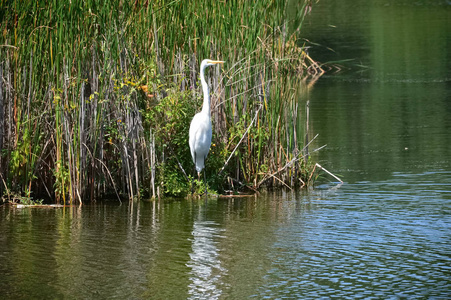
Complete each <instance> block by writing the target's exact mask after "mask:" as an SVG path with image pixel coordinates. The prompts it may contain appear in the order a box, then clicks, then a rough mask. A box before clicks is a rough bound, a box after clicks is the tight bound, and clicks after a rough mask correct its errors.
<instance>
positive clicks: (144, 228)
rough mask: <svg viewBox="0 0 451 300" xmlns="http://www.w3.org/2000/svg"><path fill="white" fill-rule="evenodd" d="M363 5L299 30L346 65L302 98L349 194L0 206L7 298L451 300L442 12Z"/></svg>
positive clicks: (341, 190)
mask: <svg viewBox="0 0 451 300" xmlns="http://www.w3.org/2000/svg"><path fill="white" fill-rule="evenodd" d="M367 2H369V1H358V2H357V1H340V3H339V4H338V1H320V2H319V3H318V4H317V5H315V6H314V10H313V13H312V15H311V16H310V17H308V19H307V21H306V25H305V27H304V29H305V31H304V33H305V36H306V37H307V38H308V39H309V40H311V41H313V42H316V43H318V44H321V45H323V47H321V46H316V47H313V48H311V49H309V53H310V55H312V56H313V57H315V58H317V59H318V60H320V61H323V62H325V61H337V60H343V59H354V60H353V61H349V62H346V63H343V65H345V66H346V67H347V68H346V69H345V71H343V72H341V73H339V74H336V75H331V74H329V75H327V76H324V77H322V78H321V79H320V80H319V81H318V82H317V83H316V84H315V85H314V86H313V87H312V88H311V89H310V91H308V93H307V95H308V98H309V100H310V112H311V114H310V119H311V120H312V124H311V127H312V130H313V132H314V133H315V134H316V133H318V134H319V137H318V139H317V140H315V142H314V143H315V145H314V146H315V147H319V146H321V145H323V144H327V147H326V148H325V149H323V150H322V151H321V152H320V153H319V154H317V157H316V158H317V159H318V160H319V161H320V163H321V164H322V165H323V166H324V167H326V168H327V169H329V170H330V171H332V172H334V173H335V174H337V175H340V177H342V178H343V180H344V181H345V184H343V185H341V186H336V184H335V183H333V182H329V181H328V180H327V179H329V177H327V175H325V176H324V179H322V180H321V181H320V182H319V184H318V186H317V187H316V188H315V189H314V190H311V191H302V192H298V193H277V194H268V195H262V196H260V197H257V198H249V199H227V200H224V199H210V200H209V201H207V202H204V201H203V200H201V201H185V200H181V201H162V202H154V203H139V204H136V203H135V204H134V205H133V206H131V205H128V204H123V205H118V204H116V203H107V204H98V205H85V206H83V207H82V208H66V209H29V208H27V209H12V208H10V207H6V206H2V207H0V298H1V299H48V298H51V299H55V298H56V299H60V298H65V299H78V298H82V299H91V298H95V299H113V298H117V299H186V298H190V299H243V298H256V299H262V298H268V299H280V298H289V299H333V298H338V299H359V298H365V299H449V298H451V153H450V152H451V151H450V145H451V140H450V139H451V136H450V130H451V103H450V99H451V72H450V70H451V68H450V67H451V63H450V55H451V54H450V53H451V51H450V49H451V47H450V43H451V35H450V33H449V28H451V26H450V25H451V21H450V19H451V18H449V16H450V12H451V11H450V10H451V5H450V4H449V3H448V2H446V1H415V2H412V1H374V2H372V3H373V4H371V5H370V4H368V3H367ZM394 2H396V4H393V3H394ZM326 46H327V47H329V48H332V49H333V50H334V51H331V50H328V49H327V48H326ZM360 65H361V66H365V67H361V66H360ZM303 100H305V99H303Z"/></svg>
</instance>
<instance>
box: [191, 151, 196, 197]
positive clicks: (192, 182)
mask: <svg viewBox="0 0 451 300" xmlns="http://www.w3.org/2000/svg"><path fill="white" fill-rule="evenodd" d="M194 174H196V152H194ZM192 194H194V177H193V180H191V195H192Z"/></svg>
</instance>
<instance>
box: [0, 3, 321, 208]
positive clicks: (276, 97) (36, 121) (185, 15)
mask: <svg viewBox="0 0 451 300" xmlns="http://www.w3.org/2000/svg"><path fill="white" fill-rule="evenodd" d="M291 2H293V3H291ZM0 5H1V11H2V13H1V14H0V18H1V19H0V21H1V28H0V29H1V31H0V34H1V42H0V148H1V149H2V153H1V158H0V161H1V165H0V174H1V175H2V179H3V180H2V185H1V190H0V191H1V192H2V193H3V192H4V191H6V190H7V191H14V192H19V193H21V194H23V195H25V196H28V197H31V195H32V194H35V195H46V196H48V197H49V198H52V199H56V200H57V201H61V202H65V203H66V202H71V201H77V202H80V203H81V202H82V201H83V200H84V199H96V198H99V197H104V196H107V195H116V196H117V197H118V198H122V196H125V197H127V198H130V199H133V198H139V197H141V196H143V195H150V196H157V195H159V194H172V195H179V196H180V195H185V194H186V193H187V191H188V190H189V186H190V181H191V179H192V177H193V173H192V172H191V170H192V162H191V158H190V156H189V150H188V145H187V140H188V138H187V134H188V130H187V128H188V127H189V122H190V119H191V117H192V116H193V115H194V113H195V112H196V111H197V110H198V109H199V106H200V105H201V94H200V89H199V88H198V86H199V83H198V69H199V64H200V61H201V60H202V59H203V58H206V57H211V58H215V59H222V60H225V61H227V64H226V65H224V67H223V69H219V68H216V69H212V70H210V71H209V74H208V78H209V79H208V80H209V83H210V85H211V87H212V118H213V121H214V142H213V143H214V145H213V147H212V149H211V152H210V155H209V158H208V161H207V170H206V172H207V174H208V175H209V176H208V178H209V180H208V184H209V185H210V186H211V187H212V188H214V189H216V190H223V189H236V188H237V183H239V184H238V186H241V187H242V186H247V187H249V188H251V189H257V188H259V187H260V186H262V185H280V184H283V185H286V186H290V187H292V186H295V185H298V184H301V185H302V184H303V183H305V184H307V181H308V179H309V170H310V168H311V166H310V164H309V161H308V159H307V157H308V155H305V151H302V150H303V148H304V146H303V143H304V138H303V137H304V135H305V134H306V130H305V127H304V125H305V118H303V113H302V111H303V109H304V108H303V107H302V105H300V104H299V101H298V99H297V98H295V97H294V95H295V94H296V93H295V92H294V91H296V90H298V89H299V86H300V85H301V81H302V80H303V79H305V78H306V77H308V76H310V75H311V74H319V73H320V72H321V69H320V68H319V67H318V66H316V65H315V64H314V62H313V61H312V60H310V58H309V57H308V56H307V54H306V53H305V52H304V51H303V48H302V45H298V42H297V40H296V38H297V37H298V36H299V31H300V28H301V27H300V25H301V24H302V20H303V18H304V16H305V13H306V12H308V10H309V9H310V7H311V3H310V1H306V2H301V3H300V4H297V2H295V1H281V0H279V1H269V0H267V1H257V2H256V3H253V2H252V1H211V2H210V1H190V2H188V1H177V0H176V1H153V2H149V1H121V0H113V1H89V0H88V1H76V0H75V1H70V2H65V1H48V2H43V1H9V2H1V4H0ZM293 12H296V13H293ZM304 150H305V149H304ZM304 155H305V157H304ZM301 158H302V159H301ZM304 158H305V159H304ZM226 161H227V164H226ZM219 170H220V171H219ZM228 183H230V186H228Z"/></svg>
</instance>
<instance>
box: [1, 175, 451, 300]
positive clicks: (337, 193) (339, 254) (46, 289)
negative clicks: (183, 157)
mask: <svg viewBox="0 0 451 300" xmlns="http://www.w3.org/2000/svg"><path fill="white" fill-rule="evenodd" d="M400 176H401V177H402V183H400V179H399V178H398V177H400ZM431 182H433V183H434V188H433V189H428V187H430V186H431ZM437 182H441V184H436V183H437ZM450 186H451V172H442V173H440V172H437V173H423V174H394V176H393V178H392V179H390V180H387V181H383V182H378V183H370V182H359V183H355V184H345V185H343V186H341V187H336V188H333V187H332V186H331V185H330V184H327V185H324V186H322V187H320V188H319V189H316V190H315V191H310V192H302V193H282V194H276V195H274V194H271V195H266V196H261V197H259V198H257V199H254V198H251V199H234V200H232V199H228V200H223V199H210V200H208V201H207V202H205V201H204V200H200V201H194V202H190V201H170V202H160V203H158V202H156V203H141V204H135V205H133V207H132V206H128V205H122V206H119V205H116V204H107V205H86V206H83V207H82V208H66V209H48V210H42V209H12V208H10V207H5V206H3V207H2V208H0V236H1V238H0V242H1V243H0V261H1V263H0V273H1V274H2V280H1V281H0V291H1V293H2V298H8V299H21V298H23V299H24V298H30V297H32V298H99V297H100V298H108V299H110V298H121V299H123V298H153V299H166V298H167V299H169V298H189V299H221V298H227V299H229V298H233V299H238V298H257V299H262V298H270V299H274V298H283V297H288V298H301V299H302V298H326V299H328V298H335V297H338V298H346V297H347V298H352V299H356V298H371V297H373V298H383V299H390V298H392V299H403V298H408V299H415V298H418V299H422V298H432V299H446V298H448V297H450V296H451V293H450V291H451V277H450V274H451V247H450V246H451V201H450V198H451V195H450V189H449V187H450Z"/></svg>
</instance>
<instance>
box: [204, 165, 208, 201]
mask: <svg viewBox="0 0 451 300" xmlns="http://www.w3.org/2000/svg"><path fill="white" fill-rule="evenodd" d="M204 183H205V196H207V195H208V192H207V175H206V174H205V168H204Z"/></svg>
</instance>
